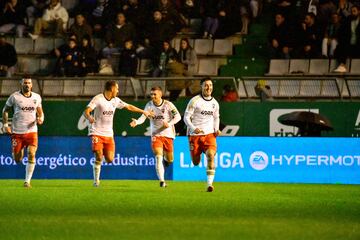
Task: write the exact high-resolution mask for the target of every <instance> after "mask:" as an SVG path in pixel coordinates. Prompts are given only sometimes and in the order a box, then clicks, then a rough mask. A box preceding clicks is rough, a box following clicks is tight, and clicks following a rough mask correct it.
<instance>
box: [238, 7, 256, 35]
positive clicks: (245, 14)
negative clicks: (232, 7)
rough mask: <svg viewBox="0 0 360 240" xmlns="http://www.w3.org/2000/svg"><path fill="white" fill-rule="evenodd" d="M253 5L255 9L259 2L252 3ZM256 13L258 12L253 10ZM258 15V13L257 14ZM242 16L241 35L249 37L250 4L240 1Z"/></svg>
mask: <svg viewBox="0 0 360 240" xmlns="http://www.w3.org/2000/svg"><path fill="white" fill-rule="evenodd" d="M250 3H252V4H253V8H255V6H256V3H258V2H257V1H254V0H253V1H250ZM253 11H254V12H256V11H258V10H255V9H253ZM256 14H257V12H256ZM240 16H241V30H240V33H241V34H244V35H247V34H248V31H249V24H250V13H249V3H248V1H247V0H242V1H240Z"/></svg>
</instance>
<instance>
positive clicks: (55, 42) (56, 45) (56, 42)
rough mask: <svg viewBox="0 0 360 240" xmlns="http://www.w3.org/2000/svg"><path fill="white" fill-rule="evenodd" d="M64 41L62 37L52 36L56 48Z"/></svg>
mask: <svg viewBox="0 0 360 240" xmlns="http://www.w3.org/2000/svg"><path fill="white" fill-rule="evenodd" d="M64 43H65V40H64V39H63V38H54V48H58V47H60V46H61V45H63V44H64Z"/></svg>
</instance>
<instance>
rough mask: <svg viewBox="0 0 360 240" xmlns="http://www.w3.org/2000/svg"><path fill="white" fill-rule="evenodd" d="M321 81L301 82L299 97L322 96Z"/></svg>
mask: <svg viewBox="0 0 360 240" xmlns="http://www.w3.org/2000/svg"><path fill="white" fill-rule="evenodd" d="M320 89H321V81H319V80H315V79H314V80H302V81H300V91H299V96H302V97H311V96H320Z"/></svg>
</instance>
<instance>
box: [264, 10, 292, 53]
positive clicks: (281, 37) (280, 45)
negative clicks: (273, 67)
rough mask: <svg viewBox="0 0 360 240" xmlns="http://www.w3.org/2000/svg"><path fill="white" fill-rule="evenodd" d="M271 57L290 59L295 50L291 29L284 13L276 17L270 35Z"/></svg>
mask: <svg viewBox="0 0 360 240" xmlns="http://www.w3.org/2000/svg"><path fill="white" fill-rule="evenodd" d="M268 38H269V42H270V57H271V58H286V59H289V58H290V52H291V51H292V49H293V41H292V38H291V32H290V28H289V26H288V24H287V22H286V19H285V17H284V15H283V14H282V13H277V14H276V15H275V24H274V25H273V26H272V28H271V30H270V33H269V37H268Z"/></svg>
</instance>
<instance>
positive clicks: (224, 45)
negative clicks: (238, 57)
mask: <svg viewBox="0 0 360 240" xmlns="http://www.w3.org/2000/svg"><path fill="white" fill-rule="evenodd" d="M211 54H215V55H227V56H230V55H232V54H233V45H232V41H231V40H229V39H215V40H214V49H213V51H212V53H211Z"/></svg>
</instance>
